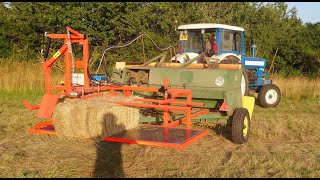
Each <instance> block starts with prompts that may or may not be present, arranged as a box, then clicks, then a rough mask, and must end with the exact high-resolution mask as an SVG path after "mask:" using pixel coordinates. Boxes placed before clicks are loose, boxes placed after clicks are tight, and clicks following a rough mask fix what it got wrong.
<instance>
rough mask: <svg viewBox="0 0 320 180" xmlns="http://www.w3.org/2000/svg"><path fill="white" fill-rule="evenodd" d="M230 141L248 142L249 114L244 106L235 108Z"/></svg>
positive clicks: (236, 142) (237, 142)
mask: <svg viewBox="0 0 320 180" xmlns="http://www.w3.org/2000/svg"><path fill="white" fill-rule="evenodd" d="M231 131H232V141H233V143H235V144H244V143H246V142H248V139H249V133H250V116H249V112H248V110H247V109H246V108H237V109H236V110H235V111H234V113H233V119H232V128H231Z"/></svg>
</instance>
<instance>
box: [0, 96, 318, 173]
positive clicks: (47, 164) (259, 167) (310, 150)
mask: <svg viewBox="0 0 320 180" xmlns="http://www.w3.org/2000/svg"><path fill="white" fill-rule="evenodd" d="M0 97H1V98H0V108H1V109H0V132H1V133H0V144H1V145H0V159H1V163H0V177H319V176H320V163H319V161H320V145H319V142H320V141H319V140H320V121H319V119H320V115H319V113H318V111H319V107H320V100H319V99H318V100H317V99H314V100H300V101H297V100H289V99H283V100H282V101H281V103H280V104H279V106H278V107H276V108H273V109H263V108H261V107H259V106H255V111H254V113H253V117H252V118H253V119H252V124H251V125H252V126H251V134H250V139H249V142H248V143H247V144H245V145H235V144H233V143H232V142H231V141H230V140H229V139H230V134H229V133H228V132H227V131H225V130H224V129H218V128H216V129H214V128H212V129H210V131H209V134H208V135H207V136H205V137H203V138H202V139H200V140H199V141H197V142H195V143H194V144H192V145H190V146H188V147H186V148H185V149H183V150H176V149H169V148H160V147H151V146H143V145H133V144H118V143H107V142H99V141H91V140H66V139H64V138H62V137H56V136H50V135H38V134H28V132H27V131H28V129H29V128H30V127H32V126H33V125H34V124H36V123H39V122H42V120H41V119H39V118H37V117H36V112H35V111H29V110H27V109H26V108H25V107H24V106H23V104H22V103H21V101H22V100H23V99H25V98H27V99H28V100H30V102H31V103H33V104H35V103H38V102H40V100H41V92H33V91H25V92H14V91H4V90H2V91H1V96H0ZM197 128H203V127H197Z"/></svg>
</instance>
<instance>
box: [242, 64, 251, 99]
mask: <svg viewBox="0 0 320 180" xmlns="http://www.w3.org/2000/svg"><path fill="white" fill-rule="evenodd" d="M248 94H249V80H248V74H247V73H246V70H245V69H242V78H241V95H242V96H248Z"/></svg>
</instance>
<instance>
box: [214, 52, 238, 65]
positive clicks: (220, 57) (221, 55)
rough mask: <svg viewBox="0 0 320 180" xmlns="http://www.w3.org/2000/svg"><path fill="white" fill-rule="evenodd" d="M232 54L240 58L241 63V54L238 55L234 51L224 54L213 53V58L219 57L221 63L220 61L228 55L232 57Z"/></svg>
mask: <svg viewBox="0 0 320 180" xmlns="http://www.w3.org/2000/svg"><path fill="white" fill-rule="evenodd" d="M230 56H231V57H235V58H237V59H239V63H241V55H236V54H234V53H223V54H220V55H213V56H212V57H211V58H213V59H217V60H218V63H219V62H220V61H222V60H223V59H225V58H226V57H230Z"/></svg>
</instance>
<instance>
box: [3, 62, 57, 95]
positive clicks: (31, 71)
mask: <svg viewBox="0 0 320 180" xmlns="http://www.w3.org/2000/svg"><path fill="white" fill-rule="evenodd" d="M53 69H54V70H53V71H52V72H51V76H52V83H53V84H58V83H59V82H60V81H61V80H63V72H62V71H60V70H59V69H58V68H56V67H54V68H53ZM0 73H1V79H0V89H1V90H8V91H26V90H44V89H45V83H44V74H43V71H42V64H41V63H32V62H16V61H8V60H4V59H0Z"/></svg>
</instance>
